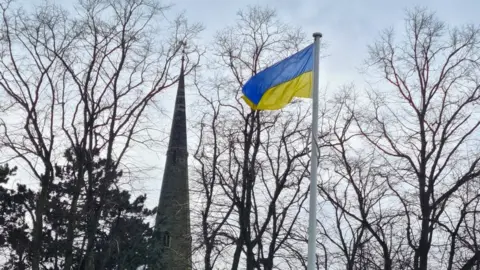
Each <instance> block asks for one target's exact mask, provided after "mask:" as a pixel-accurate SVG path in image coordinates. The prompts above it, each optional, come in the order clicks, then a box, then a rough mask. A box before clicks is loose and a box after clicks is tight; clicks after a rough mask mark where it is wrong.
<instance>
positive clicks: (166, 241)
mask: <svg viewBox="0 0 480 270" xmlns="http://www.w3.org/2000/svg"><path fill="white" fill-rule="evenodd" d="M183 45H184V44H183ZM154 251H155V252H156V253H157V254H158V257H157V258H155V262H153V265H152V269H169V270H185V269H191V255H192V254H191V253H192V240H191V231H190V200H189V184H188V152H187V117H186V112H185V52H183V56H182V65H181V69H180V77H179V79H178V89H177V96H176V98H175V107H174V111H173V119H172V127H171V131H170V141H169V143H168V150H167V159H166V162H165V169H164V173H163V179H162V189H161V193H160V200H159V202H158V210H157V217H156V220H155V237H154Z"/></svg>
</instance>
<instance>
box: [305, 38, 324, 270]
mask: <svg viewBox="0 0 480 270" xmlns="http://www.w3.org/2000/svg"><path fill="white" fill-rule="evenodd" d="M313 38H314V40H315V43H314V60H313V89H312V99H313V106H312V107H313V109H312V157H311V161H310V162H311V165H312V168H311V170H310V177H311V180H310V208H309V212H310V213H309V217H308V219H309V220H308V268H307V269H308V270H315V269H316V257H317V256H316V243H317V168H318V145H317V136H318V88H319V87H318V79H319V75H320V74H319V64H320V39H321V38H322V34H321V33H313Z"/></svg>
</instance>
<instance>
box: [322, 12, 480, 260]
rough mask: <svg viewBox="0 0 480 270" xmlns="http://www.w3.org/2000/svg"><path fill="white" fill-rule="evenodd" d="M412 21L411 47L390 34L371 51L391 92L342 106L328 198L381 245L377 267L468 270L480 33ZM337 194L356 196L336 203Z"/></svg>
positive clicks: (430, 20)
mask: <svg viewBox="0 0 480 270" xmlns="http://www.w3.org/2000/svg"><path fill="white" fill-rule="evenodd" d="M407 15H408V16H407V19H406V36H405V37H406V38H405V40H402V41H396V40H395V38H394V37H395V35H394V33H393V30H387V31H385V32H383V34H382V36H381V38H380V40H379V41H378V42H377V43H375V44H374V45H373V46H371V47H370V58H369V62H368V63H369V64H370V67H371V68H374V69H375V72H378V73H374V74H381V77H382V78H383V79H384V82H385V84H382V85H381V86H380V89H384V90H385V91H379V90H372V91H369V92H368V98H366V99H362V98H357V99H355V102H351V101H350V102H345V103H342V102H340V104H346V106H347V107H348V109H347V110H346V113H345V114H341V115H340V116H341V117H344V118H341V119H342V122H343V123H342V124H341V125H340V127H339V129H338V132H336V131H335V130H332V133H331V134H332V135H333V136H334V138H333V140H329V141H328V142H327V143H326V144H327V145H328V147H329V148H330V152H335V151H336V152H338V155H339V157H340V165H341V167H342V168H343V169H342V170H341V171H340V172H339V171H335V173H337V174H339V173H340V175H339V176H337V178H336V179H338V181H335V182H333V183H335V184H333V183H331V184H330V186H333V190H331V189H327V187H322V191H323V195H324V196H325V197H326V198H327V199H328V200H329V201H330V202H332V203H333V204H334V205H335V206H336V207H340V208H341V209H342V213H344V214H346V215H347V216H349V218H351V219H353V220H354V221H356V222H357V224H358V223H360V224H361V226H362V227H364V228H365V229H366V230H367V231H368V234H369V235H370V241H368V244H369V245H371V244H372V243H373V242H372V241H371V240H375V241H376V243H377V245H378V246H379V247H380V249H379V250H381V252H379V253H378V254H380V255H377V257H378V258H381V260H382V261H383V266H381V265H377V267H378V268H381V269H391V268H392V267H393V266H394V265H396V267H399V268H408V269H428V268H433V267H437V268H438V267H441V268H443V267H447V268H449V269H453V268H458V269H470V267H472V266H474V265H478V259H479V258H478V252H477V249H476V248H475V247H474V246H475V245H471V243H473V242H475V240H473V239H475V236H474V234H473V233H472V234H468V233H465V234H463V233H460V232H459V231H460V230H461V231H463V230H465V231H470V232H473V231H476V229H475V227H474V226H475V225H474V223H475V222H474V221H473V220H475V218H476V215H477V213H476V211H475V210H473V209H476V208H475V207H476V202H477V200H478V198H477V197H476V195H472V194H469V192H468V190H466V189H465V188H466V187H467V186H472V185H473V184H474V183H476V180H477V179H478V177H479V175H480V166H479V161H480V152H479V149H478V127H479V125H480V119H479V117H478V114H477V113H476V111H477V110H478V105H479V100H480V91H479V87H480V86H479V84H478V75H479V74H478V72H477V69H478V64H479V62H478V61H479V56H480V54H479V52H480V50H479V45H480V40H479V29H478V28H476V27H474V26H464V27H460V28H449V27H447V26H446V25H445V24H444V23H442V22H441V21H439V20H438V19H437V18H436V17H435V16H434V14H431V13H429V12H428V11H426V10H423V9H415V10H413V11H410V12H408V13H407ZM343 100H344V101H345V100H346V99H345V98H343ZM356 102H359V103H360V104H357V105H355V104H356ZM333 122H335V121H333ZM335 123H337V122H335ZM352 124H354V126H353V127H351V125H352ZM358 135H360V136H358ZM355 138H357V139H355ZM348 141H350V142H348ZM345 146H347V147H345ZM355 149H357V150H356V151H357V152H358V150H360V151H361V153H362V154H361V155H358V154H357V153H355ZM352 150H354V151H352ZM348 153H350V154H348ZM352 154H353V155H352ZM369 155H373V156H369ZM332 166H333V168H338V164H337V165H335V164H333V165H332ZM340 180H341V181H343V182H344V184H343V185H342V186H340V183H341V182H340ZM346 185H347V186H346ZM338 187H340V188H341V190H347V189H346V188H348V189H350V190H351V192H349V193H344V194H341V195H342V197H337V196H336V195H335V194H336V192H335V191H334V190H335V189H336V188H338ZM345 196H347V197H345ZM344 200H347V201H346V202H344V203H340V202H343V201H344ZM352 200H353V201H352ZM352 204H354V205H355V207H354V208H353V209H354V212H352V211H353V210H352V208H351V207H352ZM399 206H400V208H399ZM472 207H473V209H472ZM459 209H463V210H460V212H459ZM467 209H468V210H467ZM465 219H468V220H469V222H468V225H467V223H465V222H466V221H465ZM472 226H473V227H472ZM399 232H401V233H399ZM402 242H405V243H402ZM405 245H407V247H408V248H405ZM457 245H459V246H457ZM464 252H469V253H470V255H469V257H465V256H463V255H461V254H462V253H464ZM443 254H449V255H443ZM446 258H448V259H446ZM377 260H378V259H377Z"/></svg>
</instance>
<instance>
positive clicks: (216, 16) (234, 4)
mask: <svg viewBox="0 0 480 270" xmlns="http://www.w3.org/2000/svg"><path fill="white" fill-rule="evenodd" d="M249 5H266V6H269V7H271V8H275V9H276V10H277V14H278V16H279V19H281V20H283V21H284V22H286V23H290V24H292V25H293V26H296V27H301V28H302V29H303V30H304V32H306V33H307V34H308V35H311V34H312V33H313V32H322V33H323V37H324V41H325V42H326V43H327V44H328V48H327V49H326V51H325V52H324V54H325V55H328V57H326V58H324V59H322V61H321V63H320V70H321V76H320V84H321V87H322V88H325V87H328V88H329V90H330V91H332V90H333V91H334V89H335V88H336V87H338V86H340V85H342V84H345V83H350V82H353V83H355V84H356V85H357V86H358V85H362V84H363V82H364V80H365V78H363V77H362V76H361V75H360V74H359V73H358V71H357V70H358V68H360V67H361V65H362V61H364V60H365V58H366V56H367V54H366V53H367V45H368V44H371V43H372V42H373V41H374V40H375V38H376V37H378V34H379V32H380V31H381V30H383V29H385V28H387V27H395V28H396V29H398V30H399V31H401V30H403V29H404V21H403V19H404V17H405V10H406V9H408V8H413V7H415V6H420V7H427V8H428V9H430V10H432V11H435V12H436V13H437V15H438V17H439V18H440V19H442V20H444V21H446V22H447V23H448V24H450V25H461V24H465V23H473V24H479V23H480V18H479V17H478V10H480V1H478V0H476V1H475V0H465V1H447V0H437V1H434V0H428V1H419V0H417V1H413V0H409V1H387V0H383V1H382V0H365V1H355V0H350V1H348V0H335V1H320V0H317V1H316V0H263V1H260V0H238V1H233V0H177V1H176V2H175V7H174V10H173V12H182V11H185V14H186V16H187V17H188V19H189V20H190V21H192V22H201V23H202V24H203V25H204V26H205V31H204V32H203V34H202V40H203V41H204V42H210V41H211V40H212V37H213V35H214V34H215V32H216V31H218V30H221V29H223V28H224V27H225V26H227V25H232V24H234V22H235V19H236V13H237V11H238V10H240V9H243V8H246V7H247V6H249ZM312 41H313V38H312ZM172 90H174V89H172ZM186 92H187V99H190V100H187V102H191V101H192V99H193V98H194V97H195V93H196V90H195V89H186ZM174 94H175V91H170V93H166V94H165V98H167V99H170V98H173V95H174ZM171 114H172V110H171V108H170V110H169V112H168V115H169V116H171ZM189 132H190V135H191V134H192V133H193V131H192V130H190V131H189ZM192 139H193V138H192ZM191 141H192V140H190V142H191ZM142 156H143V157H145V155H142ZM148 156H150V155H148ZM155 156H156V157H157V158H158V159H155V160H153V159H150V158H146V159H145V160H144V161H145V162H146V163H148V164H151V165H155V164H156V165H158V166H159V167H163V162H164V159H163V156H164V153H155ZM161 173H162V171H161V170H154V171H152V173H151V174H150V175H151V176H152V178H151V179H149V180H148V181H146V182H145V183H144V184H145V186H144V188H145V191H147V192H148V194H149V196H150V198H149V204H156V203H157V200H158V195H159V190H160V185H161V180H160V179H159V178H158V177H161V176H160V175H161Z"/></svg>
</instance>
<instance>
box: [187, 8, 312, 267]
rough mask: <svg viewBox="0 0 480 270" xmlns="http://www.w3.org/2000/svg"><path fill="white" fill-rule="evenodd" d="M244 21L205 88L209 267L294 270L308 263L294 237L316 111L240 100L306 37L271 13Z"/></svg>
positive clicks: (229, 34)
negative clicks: (260, 107)
mask: <svg viewBox="0 0 480 270" xmlns="http://www.w3.org/2000/svg"><path fill="white" fill-rule="evenodd" d="M238 15H239V17H238V21H237V24H236V25H235V27H228V28H226V29H225V30H223V31H221V32H220V33H218V35H217V37H216V40H215V46H214V48H215V50H214V56H213V57H214V59H215V60H214V61H215V62H216V63H214V64H212V66H209V69H210V70H216V71H218V76H217V77H215V78H213V80H211V81H210V82H209V83H208V84H206V83H205V84H203V85H201V97H202V100H203V102H202V103H203V104H206V106H205V107H204V108H203V109H202V110H203V113H204V116H203V118H202V119H201V121H200V127H201V137H200V142H199V145H198V147H197V151H196V154H195V159H196V165H197V168H198V170H197V172H196V173H195V176H194V177H195V179H196V180H197V182H198V183H199V185H198V187H199V191H201V192H200V193H199V197H200V198H199V200H201V201H202V202H203V206H202V208H201V209H200V210H199V212H200V213H201V220H202V222H201V223H200V224H202V229H198V230H199V231H200V233H199V235H201V237H200V239H199V245H200V247H201V248H203V249H205V250H206V251H207V252H206V254H205V257H203V261H204V262H203V264H204V265H203V267H202V268H204V269H213V267H214V266H215V265H216V266H217V267H221V268H225V267H228V268H230V269H240V268H242V269H243V268H246V269H259V268H262V269H294V268H297V267H298V266H301V265H302V263H301V261H302V260H304V258H303V257H301V258H299V257H298V256H297V255H298V254H295V253H293V252H291V248H292V246H295V243H296V244H297V245H298V247H300V246H302V245H303V246H304V244H305V243H304V242H302V241H301V240H297V239H296V238H295V237H294V235H295V233H294V232H295V230H296V228H295V226H296V220H298V219H299V217H300V216H301V213H302V212H303V211H302V206H303V203H304V201H305V199H306V197H307V190H308V174H309V171H308V164H309V158H308V155H309V141H310V140H309V122H310V121H309V115H310V112H309V111H308V110H305V109H304V108H302V107H301V104H297V106H294V105H292V107H290V109H292V110H290V109H289V108H287V109H285V110H282V111H281V112H263V111H252V110H250V108H249V107H248V106H246V104H244V103H243V101H242V100H241V99H240V95H241V88H242V85H243V83H244V82H245V81H246V80H247V79H248V78H249V77H250V76H251V75H253V74H255V73H257V72H258V71H260V70H262V69H263V68H265V67H266V66H268V65H270V64H272V63H273V62H274V61H278V60H280V59H281V58H283V57H285V56H287V55H289V54H292V53H293V52H295V51H297V50H299V49H300V48H301V47H302V44H303V41H304V38H303V35H302V34H301V33H300V32H299V31H298V30H296V29H291V28H290V27H288V26H287V25H285V24H284V23H282V22H280V21H278V19H277V17H276V14H275V12H274V11H273V10H271V9H268V8H259V7H252V8H249V9H247V10H245V11H240V12H239V13H238ZM207 87H208V88H207ZM224 265H227V266H224Z"/></svg>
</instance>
